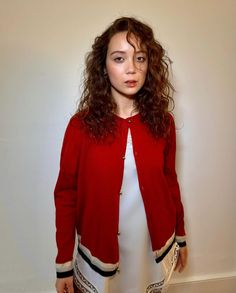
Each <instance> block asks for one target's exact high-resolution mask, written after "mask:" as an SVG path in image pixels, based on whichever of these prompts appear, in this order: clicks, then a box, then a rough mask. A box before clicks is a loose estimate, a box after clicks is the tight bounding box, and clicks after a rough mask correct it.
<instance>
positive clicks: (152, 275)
mask: <svg viewBox="0 0 236 293" xmlns="http://www.w3.org/2000/svg"><path fill="white" fill-rule="evenodd" d="M121 192H122V194H121V196H120V209H119V236H118V241H119V253H120V259H119V271H118V272H117V273H116V274H115V275H114V276H112V277H103V276H101V275H99V274H98V273H97V272H95V271H94V270H92V269H91V268H90V266H89V265H88V264H87V263H86V262H85V261H84V260H83V258H82V257H81V256H80V254H77V257H76V259H75V264H74V280H75V284H76V285H77V287H78V288H79V289H80V290H81V291H82V292H86V293H92V292H93V293H160V292H161V293H162V292H164V291H165V290H166V289H167V286H168V283H169V280H170V277H171V274H172V272H173V269H174V267H175V264H176V260H177V256H178V250H179V247H178V244H174V245H173V246H172V248H171V250H170V251H169V253H168V254H167V255H166V256H165V258H164V259H163V260H162V261H161V262H160V263H156V262H155V256H154V253H153V252H152V248H151V241H150V237H149V231H148V227H147V221H146V215H145V210H144V205H143V200H142V196H141V193H140V189H139V183H138V177H137V170H136V165H135V160H134V155H133V147H132V138H131V134H130V130H129V131H128V138H127V147H126V155H125V162H124V174H123V182H122V188H121Z"/></svg>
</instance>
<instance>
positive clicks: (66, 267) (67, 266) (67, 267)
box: [56, 261, 73, 273]
mask: <svg viewBox="0 0 236 293" xmlns="http://www.w3.org/2000/svg"><path fill="white" fill-rule="evenodd" d="M72 269H73V261H68V262H65V263H62V264H58V263H57V264H56V271H57V272H58V273H64V272H68V271H71V270H72Z"/></svg>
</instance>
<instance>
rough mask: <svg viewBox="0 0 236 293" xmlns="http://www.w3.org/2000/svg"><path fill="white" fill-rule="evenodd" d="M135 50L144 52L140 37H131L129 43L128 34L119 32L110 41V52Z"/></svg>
mask: <svg viewBox="0 0 236 293" xmlns="http://www.w3.org/2000/svg"><path fill="white" fill-rule="evenodd" d="M130 47H131V48H133V49H135V50H141V49H142V50H144V49H145V46H141V43H140V40H139V38H138V37H136V36H134V35H132V34H131V35H130V36H129V39H128V41H127V32H119V33H116V34H115V35H114V36H112V38H111V39H110V42H109V44H108V51H113V50H118V49H119V50H128V49H130Z"/></svg>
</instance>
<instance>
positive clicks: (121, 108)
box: [115, 97, 138, 119]
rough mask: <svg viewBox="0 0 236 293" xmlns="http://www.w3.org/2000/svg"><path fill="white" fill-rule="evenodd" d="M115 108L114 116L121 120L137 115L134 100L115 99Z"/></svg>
mask: <svg viewBox="0 0 236 293" xmlns="http://www.w3.org/2000/svg"><path fill="white" fill-rule="evenodd" d="M115 102H116V105H117V108H116V114H117V115H118V116H119V117H121V118H124V119H125V118H128V117H131V116H133V115H135V114H137V113H138V110H137V109H136V107H135V100H134V98H130V97H129V98H126V97H123V98H122V99H115Z"/></svg>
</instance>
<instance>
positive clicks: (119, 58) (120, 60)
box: [114, 57, 125, 63]
mask: <svg viewBox="0 0 236 293" xmlns="http://www.w3.org/2000/svg"><path fill="white" fill-rule="evenodd" d="M124 60H125V59H124V58H123V57H116V58H114V61H115V62H116V63H122V62H123V61H124Z"/></svg>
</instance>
